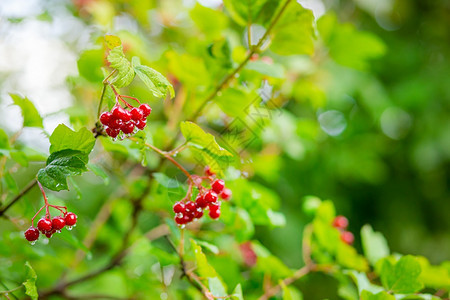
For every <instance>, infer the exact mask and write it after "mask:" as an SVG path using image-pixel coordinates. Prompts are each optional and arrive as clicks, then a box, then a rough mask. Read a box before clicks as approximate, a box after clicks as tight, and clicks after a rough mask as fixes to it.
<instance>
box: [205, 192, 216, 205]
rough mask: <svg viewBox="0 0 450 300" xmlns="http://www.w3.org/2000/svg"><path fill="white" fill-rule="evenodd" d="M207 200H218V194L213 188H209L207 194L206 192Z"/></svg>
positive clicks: (209, 201)
mask: <svg viewBox="0 0 450 300" xmlns="http://www.w3.org/2000/svg"><path fill="white" fill-rule="evenodd" d="M205 200H206V201H207V202H208V203H211V202H216V201H217V194H216V193H215V192H214V191H213V190H209V191H208V192H206V194H205Z"/></svg>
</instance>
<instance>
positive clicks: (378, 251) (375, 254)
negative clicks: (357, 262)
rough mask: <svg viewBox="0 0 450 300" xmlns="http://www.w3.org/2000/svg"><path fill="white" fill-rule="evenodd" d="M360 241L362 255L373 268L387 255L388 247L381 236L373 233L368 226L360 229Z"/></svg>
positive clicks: (378, 233)
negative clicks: (362, 250)
mask: <svg viewBox="0 0 450 300" xmlns="http://www.w3.org/2000/svg"><path fill="white" fill-rule="evenodd" d="M361 240H362V246H363V249H364V254H365V256H366V257H367V260H368V261H369V262H370V263H371V264H372V265H373V266H374V265H375V264H376V263H377V262H378V261H379V260H380V259H382V258H383V257H385V256H388V255H389V247H388V245H387V241H386V239H385V238H384V236H383V234H381V233H380V232H375V231H373V229H372V227H371V226H370V225H364V226H363V227H362V228H361Z"/></svg>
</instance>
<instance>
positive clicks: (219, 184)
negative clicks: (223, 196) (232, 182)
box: [211, 179, 225, 194]
mask: <svg viewBox="0 0 450 300" xmlns="http://www.w3.org/2000/svg"><path fill="white" fill-rule="evenodd" d="M211 187H212V189H213V191H214V192H216V193H217V194H220V193H221V192H222V191H223V188H224V187H225V181H223V180H222V179H216V180H214V182H213V183H212V184H211Z"/></svg>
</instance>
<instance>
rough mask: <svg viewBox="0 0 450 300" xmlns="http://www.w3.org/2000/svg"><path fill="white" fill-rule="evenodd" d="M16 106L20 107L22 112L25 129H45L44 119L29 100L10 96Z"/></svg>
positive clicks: (13, 95) (15, 95) (14, 95)
mask: <svg viewBox="0 0 450 300" xmlns="http://www.w3.org/2000/svg"><path fill="white" fill-rule="evenodd" d="M9 95H10V96H11V98H12V100H13V102H14V104H15V105H17V106H19V107H20V109H21V110H22V116H23V127H38V128H44V126H43V125H42V118H41V116H40V115H39V112H38V111H37V109H36V107H35V106H34V104H33V102H31V101H30V100H29V99H28V98H26V97H25V98H24V97H21V96H19V95H17V94H9Z"/></svg>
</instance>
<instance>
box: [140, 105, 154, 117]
mask: <svg viewBox="0 0 450 300" xmlns="http://www.w3.org/2000/svg"><path fill="white" fill-rule="evenodd" d="M139 109H140V110H141V111H142V113H143V114H144V117H147V116H148V115H149V114H150V113H151V112H152V108H151V107H150V105H148V104H147V103H143V104H141V105H139Z"/></svg>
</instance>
